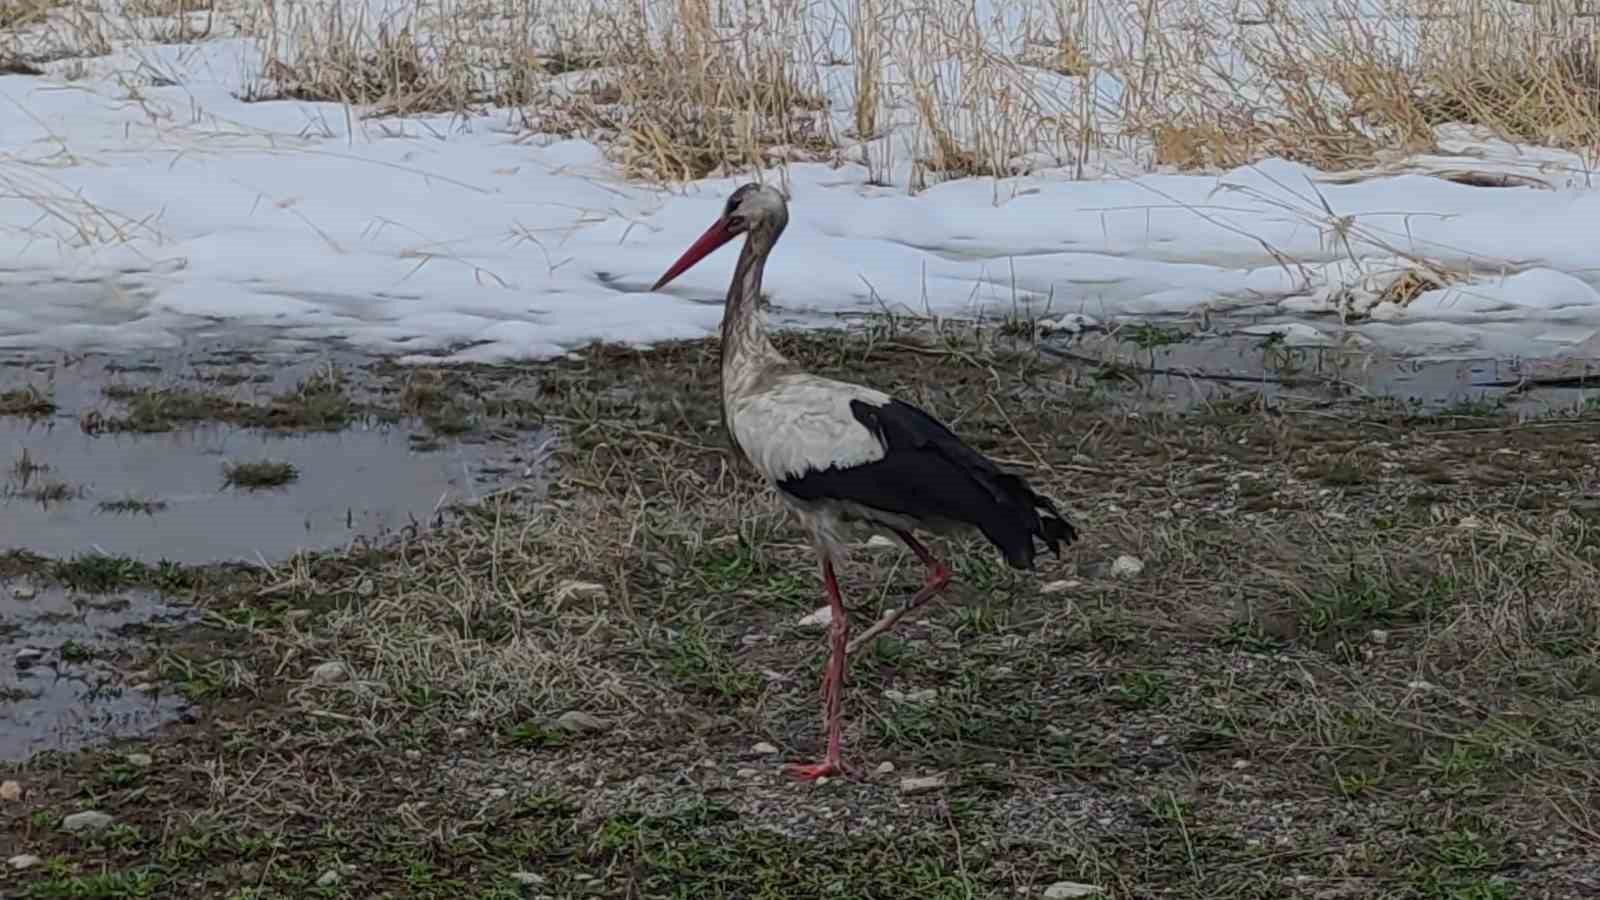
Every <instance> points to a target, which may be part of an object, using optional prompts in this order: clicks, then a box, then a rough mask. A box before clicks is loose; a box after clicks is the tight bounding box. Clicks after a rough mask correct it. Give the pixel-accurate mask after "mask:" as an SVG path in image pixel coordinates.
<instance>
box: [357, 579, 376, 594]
mask: <svg viewBox="0 0 1600 900" xmlns="http://www.w3.org/2000/svg"><path fill="white" fill-rule="evenodd" d="M377 589H378V586H377V585H376V584H374V583H373V581H372V579H371V578H362V579H361V580H360V581H358V582H356V593H357V594H360V595H361V596H363V597H371V596H372V592H373V591H376V590H377Z"/></svg>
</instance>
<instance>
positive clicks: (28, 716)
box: [0, 579, 198, 761]
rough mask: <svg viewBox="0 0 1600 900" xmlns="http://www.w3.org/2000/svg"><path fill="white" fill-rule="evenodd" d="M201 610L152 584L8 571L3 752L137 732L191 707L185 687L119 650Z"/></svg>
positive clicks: (2, 756) (2, 641) (1, 690)
mask: <svg viewBox="0 0 1600 900" xmlns="http://www.w3.org/2000/svg"><path fill="white" fill-rule="evenodd" d="M197 618H198V617H197V615H196V614H195V613H194V611H192V610H188V609H185V608H183V607H180V606H174V605H171V604H168V603H166V602H164V601H163V600H162V598H161V597H160V595H158V594H155V593H152V592H149V591H127V592H124V593H118V594H80V593H77V592H74V591H69V590H66V589H63V588H57V587H47V586H39V587H35V586H33V585H32V584H31V583H29V582H27V581H26V580H23V579H11V580H8V581H0V760H4V761H15V760H23V759H26V758H28V757H29V756H32V755H33V754H35V753H39V752H42V751H46V750H72V749H76V748H78V747H82V746H85V745H87V744H90V743H93V742H95V741H98V740H103V739H105V738H130V737H138V736H140V735H143V734H148V733H149V732H150V731H152V730H153V729H155V728H156V727H158V726H160V725H162V724H164V723H166V722H171V721H173V720H175V719H177V718H179V717H181V716H183V715H184V713H185V711H186V710H187V709H188V707H189V704H188V703H187V701H185V700H184V698H183V697H182V696H181V695H179V694H176V693H174V692H173V691H172V690H171V689H170V688H168V687H165V686H160V687H158V686H157V685H156V684H155V683H154V682H155V678H154V676H153V675H151V674H150V673H138V672H126V671H123V670H121V669H120V668H119V667H118V666H117V664H116V660H117V659H119V658H125V657H126V655H127V651H130V650H137V649H138V648H139V646H140V645H149V644H151V643H157V642H159V640H160V637H161V633H162V632H163V631H168V630H174V629H177V628H180V627H182V626H184V625H188V624H190V623H192V622H194V621H195V620H196V619H197Z"/></svg>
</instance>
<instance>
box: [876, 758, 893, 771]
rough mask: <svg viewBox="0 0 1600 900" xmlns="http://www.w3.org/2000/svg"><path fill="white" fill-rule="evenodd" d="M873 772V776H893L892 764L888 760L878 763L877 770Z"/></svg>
mask: <svg viewBox="0 0 1600 900" xmlns="http://www.w3.org/2000/svg"><path fill="white" fill-rule="evenodd" d="M873 771H874V774H877V775H893V774H894V763H892V762H889V761H888V760H884V761H883V762H881V763H878V768H877V769H875V770H873Z"/></svg>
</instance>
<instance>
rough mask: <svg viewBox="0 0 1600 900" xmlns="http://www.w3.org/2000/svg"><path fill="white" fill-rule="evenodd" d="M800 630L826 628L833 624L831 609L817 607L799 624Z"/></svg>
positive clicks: (828, 607) (829, 607)
mask: <svg viewBox="0 0 1600 900" xmlns="http://www.w3.org/2000/svg"><path fill="white" fill-rule="evenodd" d="M799 624H800V627H801V628H826V627H828V626H829V625H832V624H833V607H831V606H819V607H817V610H816V612H813V613H811V614H809V615H807V616H805V617H804V618H802V619H801V620H800V622H799Z"/></svg>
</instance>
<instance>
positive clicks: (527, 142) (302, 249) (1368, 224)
mask: <svg viewBox="0 0 1600 900" xmlns="http://www.w3.org/2000/svg"><path fill="white" fill-rule="evenodd" d="M259 60H260V54H259V52H258V49H257V46H256V44H255V42H254V41H253V40H251V39H245V38H229V39H217V40H209V41H205V42H203V43H199V44H194V45H159V44H137V43H135V44H129V45H126V46H121V47H119V48H118V49H117V50H116V51H115V52H113V53H112V54H110V55H108V56H103V57H99V58H95V59H92V60H88V61H87V62H74V61H65V62H57V63H52V64H51V65H50V66H49V71H48V73H47V75H46V76H45V77H26V76H10V77H0V349H4V348H10V349H16V350H36V349H61V350H70V351H77V352H82V351H94V350H102V351H124V350H136V349H143V348H165V347H177V346H182V345H183V344H184V343H185V342H189V341H195V340H207V339H213V338H217V337H220V336H225V335H227V334H230V333H247V332H248V333H267V334H270V335H272V336H273V337H274V338H275V339H278V340H286V341H324V340H329V339H338V340H342V341H346V342H349V343H350V344H352V345H354V346H356V347H360V348H365V349H368V350H371V351H374V352H381V353H388V354H397V355H399V356H400V357H402V358H404V359H406V360H409V361H420V360H450V361H480V362H495V361H504V360H510V359H519V358H538V357H548V356H552V355H558V354H561V353H565V352H568V351H570V350H572V349H573V348H576V347H578V346H581V345H583V344H585V343H588V342H591V341H595V340H606V341H621V342H628V343H634V344H646V343H649V342H653V341H660V340H667V339H675V338H695V337H700V336H703V335H706V334H709V333H712V332H713V331H714V329H715V328H716V324H717V320H718V316H719V314H720V311H721V310H720V305H719V304H720V299H721V296H722V293H723V292H724V290H725V289H726V283H727V279H728V277H729V274H730V272H731V268H732V259H731V257H732V254H733V251H731V250H723V251H721V252H720V253H719V254H717V255H716V256H714V257H713V258H712V259H711V260H708V261H707V262H706V263H702V264H701V265H700V266H699V267H697V268H696V269H693V270H691V271H690V272H688V273H685V274H684V275H683V276H682V277H680V278H679V279H678V280H677V281H676V282H674V283H673V284H672V285H671V286H670V287H669V288H667V289H666V290H665V291H663V292H662V293H650V292H649V286H650V284H652V283H653V282H654V281H655V279H656V277H657V276H659V275H660V274H661V272H662V271H663V270H665V268H666V267H667V266H668V265H669V264H670V263H671V262H672V261H673V260H674V259H675V258H676V257H677V256H678V254H679V253H680V252H681V251H682V250H683V249H684V248H685V247H686V246H687V245H688V243H689V242H690V241H692V240H693V239H694V237H696V236H697V235H698V234H699V233H700V232H701V231H702V230H703V229H704V228H705V227H706V225H707V224H709V223H710V222H711V221H712V220H713V218H714V217H715V216H716V215H717V213H718V211H719V210H720V208H721V204H722V200H723V198H725V197H726V196H727V194H728V193H729V192H730V191H731V190H733V188H735V187H736V186H737V185H738V184H740V183H742V182H743V181H744V180H746V179H745V178H715V179H706V180H703V181H700V182H696V183H693V184H689V185H679V186H674V187H671V188H663V187H659V186H650V185H646V184H642V183H639V182H636V181H630V180H628V179H626V178H625V177H624V176H623V175H622V174H621V172H620V171H619V170H618V169H617V168H616V167H615V166H614V165H613V164H611V163H610V162H608V161H607V159H606V156H605V155H604V153H603V151H602V149H601V148H600V147H598V146H595V145H594V144H591V143H588V142H586V141H581V140H572V139H560V138H556V137H551V136H530V135H529V134H527V133H526V131H525V130H524V129H522V128H520V127H519V126H518V125H517V124H516V123H515V121H514V120H513V118H512V117H510V116H509V115H507V114H506V113H504V112H501V113H490V114H485V115H481V116H476V117H449V116H440V117H434V118H405V119H382V120H365V121H363V120H361V119H359V118H358V117H356V116H354V115H352V114H351V113H350V111H349V110H347V109H346V108H345V107H343V106H341V105H338V104H326V103H309V102H299V101H274V102H260V103H247V102H244V101H242V100H240V99H239V98H238V95H239V94H240V93H242V92H244V91H245V89H246V86H248V85H249V84H251V83H253V81H254V80H255V78H256V77H257V70H258V68H259ZM68 65H77V66H79V67H80V68H81V71H77V72H74V73H72V78H71V79H70V80H69V79H68V75H67V69H66V67H67V66H68ZM130 72H132V73H134V74H133V75H130V74H129V73H130ZM158 74H159V77H156V76H157V75H158ZM835 80H839V81H845V82H847V81H848V78H847V77H843V78H839V79H835ZM1106 90H1109V89H1106ZM1444 148H1445V151H1444V152H1443V153H1439V154H1435V155H1433V156H1429V157H1414V158H1412V159H1409V160H1400V161H1397V162H1395V163H1394V164H1393V165H1391V166H1389V167H1387V168H1386V169H1385V170H1383V171H1372V172H1367V173H1360V174H1359V177H1357V178H1353V177H1352V176H1350V175H1348V174H1346V175H1340V176H1332V175H1328V174H1326V173H1321V172H1318V171H1316V170H1314V169H1311V168H1308V167H1305V166H1302V165H1299V164H1295V163H1291V162H1288V161H1284V160H1280V159H1269V160H1266V161H1264V162H1261V163H1258V164H1256V165H1254V166H1250V167H1244V168H1240V169H1235V170H1233V171H1229V172H1224V173H1221V174H1164V173H1156V174H1144V175H1137V176H1129V175H1127V174H1126V171H1125V168H1124V169H1123V170H1121V171H1122V174H1115V173H1117V172H1118V171H1119V170H1118V167H1117V166H1116V165H1115V164H1114V163H1115V161H1114V160H1111V161H1106V160H1102V161H1101V162H1102V163H1103V165H1101V167H1100V171H1101V172H1103V173H1113V174H1109V175H1101V176H1098V177H1085V178H1075V174H1076V170H1075V169H1074V168H1072V167H1068V166H1054V167H1052V166H1049V165H1046V166H1041V167H1037V168H1035V169H1034V170H1033V171H1031V172H1029V173H1028V174H1025V175H1021V176H1018V177H1014V178H1008V179H1003V180H996V179H992V178H969V179H963V180H957V181H950V182H946V183H942V184H934V185H932V186H930V187H928V188H927V189H926V190H923V191H920V192H916V193H912V192H911V191H909V190H908V189H907V179H908V178H909V174H908V172H907V170H906V167H905V165H904V164H903V161H902V163H901V164H897V165H896V166H894V167H891V169H892V171H891V173H890V174H891V177H890V178H889V180H890V181H891V182H892V183H891V184H889V185H887V186H886V185H884V184H882V183H881V182H882V181H883V180H884V171H883V167H882V166H881V165H876V164H875V165H874V166H873V167H871V168H869V167H868V166H865V165H862V164H860V163H859V162H854V161H849V159H850V158H855V159H859V156H855V157H847V159H845V160H839V161H834V162H827V163H793V164H790V165H789V166H788V168H787V171H786V173H785V174H784V176H783V177H784V182H785V187H786V189H787V190H788V191H789V193H790V195H791V197H792V201H791V221H790V225H789V228H788V230H787V232H786V233H785V235H784V238H783V240H782V242H781V243H780V245H779V247H778V250H777V252H776V253H775V254H774V256H773V258H772V260H771V263H770V265H769V266H768V270H767V282H766V286H767V290H768V292H769V294H770V296H771V299H772V303H773V307H774V312H775V314H777V315H778V316H780V317H782V318H784V319H785V320H788V321H800V322H817V323H825V322H827V321H829V319H828V317H829V316H830V315H831V314H834V313H840V312H862V311H879V310H882V309H884V308H886V307H887V308H889V309H894V310H898V311H901V312H911V313H916V314H931V315H941V316H962V317H976V316H984V315H1004V316H1014V315H1017V314H1019V313H1020V314H1026V315H1030V316H1034V317H1039V318H1047V319H1050V320H1052V321H1054V322H1057V323H1061V324H1058V325H1057V326H1056V327H1058V328H1060V329H1062V330H1064V331H1069V332H1071V331H1076V330H1080V329H1082V328H1084V327H1100V326H1102V325H1106V324H1109V323H1113V322H1116V321H1119V320H1124V319H1128V318H1130V317H1131V318H1140V317H1148V316H1195V317H1199V316H1201V315H1205V316H1208V317H1209V316H1236V317H1243V318H1245V319H1248V320H1250V321H1252V322H1255V323H1256V324H1254V325H1250V326H1246V327H1247V328H1254V329H1256V330H1255V331H1250V332H1249V333H1271V332H1274V331H1276V332H1280V333H1284V334H1286V335H1288V339H1289V340H1291V341H1292V342H1293V343H1295V344H1299V345H1314V344H1320V343H1337V342H1339V341H1343V340H1345V339H1346V337H1347V336H1350V335H1355V336H1357V338H1359V339H1361V340H1364V341H1367V342H1376V343H1379V344H1385V345H1389V346H1393V347H1401V348H1404V349H1405V351H1406V352H1443V351H1448V352H1453V353H1470V352H1494V353H1504V352H1514V353H1531V354H1550V353H1558V352H1569V353H1572V352H1577V353H1593V352H1594V349H1593V348H1595V347H1596V346H1600V293H1597V289H1600V241H1596V240H1594V238H1593V235H1594V233H1595V228H1596V224H1597V223H1600V194H1597V193H1596V192H1595V191H1594V189H1593V188H1592V187H1591V186H1590V184H1589V176H1588V168H1587V166H1586V164H1585V163H1584V161H1583V160H1582V159H1580V158H1579V157H1577V156H1575V155H1573V154H1568V153H1563V152H1558V151H1553V150H1546V149H1538V148H1523V147H1516V146H1512V145H1509V144H1505V143H1503V142H1499V141H1496V140H1494V139H1492V138H1489V137H1486V136H1483V135H1480V134H1476V133H1473V132H1470V131H1468V130H1465V129H1458V130H1457V131H1455V132H1453V133H1452V134H1451V135H1450V136H1449V137H1448V139H1447V140H1446V141H1445V142H1444ZM900 155H901V156H902V157H903V156H905V154H904V152H902V153H901V154H900ZM1462 169H1470V170H1473V171H1476V172H1500V173H1509V174H1516V175H1519V176H1522V177H1525V178H1528V179H1530V180H1531V183H1537V184H1539V185H1541V186H1539V187H1531V186H1528V187H1523V186H1519V187H1505V188H1487V187H1473V186H1468V185H1464V184H1458V183H1454V182H1451V181H1448V180H1444V179H1442V178H1438V177H1433V175H1431V174H1428V173H1430V172H1433V173H1437V172H1442V171H1448V170H1462ZM1090 174H1091V175H1096V173H1090ZM773 177H776V176H773ZM1430 267H1432V268H1433V269H1437V270H1447V271H1450V272H1452V273H1456V274H1457V276H1459V277H1458V278H1457V280H1454V281H1450V282H1449V283H1445V284H1443V285H1442V286H1441V287H1439V288H1437V289H1434V290H1426V291H1424V292H1422V293H1420V294H1418V295H1417V296H1415V297H1414V298H1413V299H1411V300H1410V302H1406V303H1398V302H1394V301H1393V300H1392V299H1386V297H1387V296H1388V295H1386V293H1385V290H1386V288H1387V287H1388V286H1389V285H1390V284H1391V283H1393V281H1394V279H1396V278H1398V277H1401V276H1402V275H1404V274H1405V273H1407V272H1412V271H1415V270H1419V269H1420V270H1427V269H1429V268H1430ZM1463 273H1464V274H1463ZM1263 321H1264V322H1265V324H1262V322H1263ZM1286 326H1292V327H1286ZM1261 329H1265V330H1264V331H1263V330H1261Z"/></svg>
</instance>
